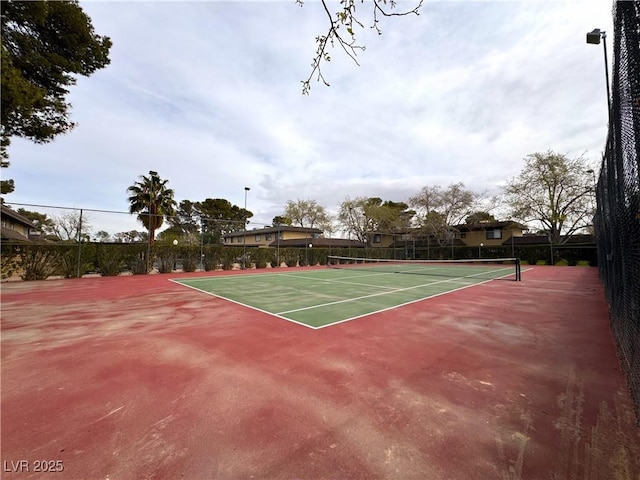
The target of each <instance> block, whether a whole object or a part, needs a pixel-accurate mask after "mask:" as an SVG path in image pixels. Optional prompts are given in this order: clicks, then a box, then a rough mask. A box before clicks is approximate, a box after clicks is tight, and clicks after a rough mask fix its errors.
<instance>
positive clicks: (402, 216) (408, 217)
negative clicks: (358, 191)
mask: <svg viewBox="0 0 640 480" xmlns="http://www.w3.org/2000/svg"><path fill="white" fill-rule="evenodd" d="M408 208H409V206H408V205H407V204H406V203H404V202H392V201H389V200H387V201H383V200H382V199H381V198H378V197H357V198H355V199H350V198H347V199H345V200H344V201H343V202H342V203H341V204H340V212H339V213H338V221H339V222H340V224H341V225H342V226H343V227H344V228H345V230H346V231H347V232H349V234H350V235H354V236H355V238H356V239H358V240H360V241H361V242H371V240H372V239H371V235H373V234H375V233H396V232H402V231H406V230H407V229H409V228H410V227H411V221H412V218H413V216H414V214H415V212H414V211H413V210H409V209H408Z"/></svg>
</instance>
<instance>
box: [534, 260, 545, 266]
mask: <svg viewBox="0 0 640 480" xmlns="http://www.w3.org/2000/svg"><path fill="white" fill-rule="evenodd" d="M546 264H547V261H546V260H538V261H536V265H546Z"/></svg>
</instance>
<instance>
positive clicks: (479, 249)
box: [478, 242, 484, 258]
mask: <svg viewBox="0 0 640 480" xmlns="http://www.w3.org/2000/svg"><path fill="white" fill-rule="evenodd" d="M482 247H484V243H482V242H480V245H478V258H482Z"/></svg>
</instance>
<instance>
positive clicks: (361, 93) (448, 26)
mask: <svg viewBox="0 0 640 480" xmlns="http://www.w3.org/2000/svg"><path fill="white" fill-rule="evenodd" d="M365 5H366V4H365ZM365 5H363V6H362V7H361V6H359V7H358V8H359V11H363V12H364V11H365V10H364V8H366V7H365ZM409 5H411V4H410V3H408V2H400V3H399V7H400V8H403V7H405V6H409ZM82 6H83V7H84V8H85V10H86V11H87V13H88V14H89V15H90V16H91V18H92V21H93V24H94V26H95V29H96V31H97V32H98V33H99V34H103V35H108V36H110V37H111V38H112V40H113V43H114V45H113V48H112V52H111V59H112V62H111V65H109V66H108V67H107V68H106V69H104V70H102V71H100V72H97V73H96V74H95V75H93V76H92V77H90V78H81V79H79V81H78V85H77V86H75V87H74V88H73V89H72V92H71V95H70V100H71V102H72V103H73V106H74V107H73V111H72V117H73V119H74V120H75V121H77V122H78V123H79V126H78V127H77V128H76V129H75V130H74V131H72V132H71V133H69V134H67V135H65V136H63V137H60V138H58V139H57V140H56V141H54V142H53V143H51V144H48V145H34V144H31V143H28V142H25V141H21V140H19V139H15V140H14V141H13V143H12V146H11V149H10V155H11V168H10V169H9V170H8V171H7V172H3V174H4V175H8V176H9V177H10V178H13V179H14V180H15V181H16V191H15V192H14V193H13V194H11V195H9V196H7V202H8V203H9V204H11V203H12V202H16V203H32V204H48V205H68V206H77V207H84V208H96V209H108V210H118V211H125V210H127V207H128V205H127V203H126V189H127V187H128V186H129V185H131V184H132V183H133V182H134V181H136V180H137V179H138V176H139V175H142V174H146V173H147V172H148V171H149V170H156V171H158V172H159V173H160V175H161V176H162V177H163V178H166V179H169V186H171V187H172V188H173V189H174V190H175V192H176V198H177V199H178V200H183V199H189V200H193V201H199V200H204V199H205V198H208V197H211V198H226V199H227V200H229V201H230V202H232V203H235V204H237V205H243V203H244V187H245V186H250V187H251V191H250V192H249V195H248V208H249V209H250V210H252V211H253V212H254V213H255V215H254V218H253V220H254V221H255V223H256V224H259V223H268V222H270V221H271V219H272V218H273V216H275V215H277V214H280V213H281V212H282V209H283V207H284V205H285V203H286V201H287V200H289V199H296V198H312V199H315V200H317V201H318V202H320V203H321V204H324V205H325V206H326V207H327V208H328V209H329V210H331V211H337V208H338V205H339V203H340V202H341V201H342V200H344V198H345V197H347V196H349V197H352V198H353V197H357V196H377V197H381V198H383V199H389V200H394V201H406V200H408V198H409V197H410V196H411V195H414V194H416V193H417V192H418V191H419V190H420V189H421V188H422V187H423V186H425V185H432V184H440V185H443V186H445V185H448V184H450V183H454V182H458V181H462V182H464V183H465V184H466V185H467V186H468V187H470V188H474V189H476V190H488V191H491V192H496V191H497V190H498V187H499V185H501V184H503V183H504V182H505V181H507V180H508V179H509V178H511V177H513V176H514V175H516V174H517V173H518V172H519V171H520V168H521V166H522V159H523V158H524V157H525V156H526V155H527V154H529V153H533V152H535V151H545V150H548V149H554V150H557V151H561V152H565V153H569V154H572V155H579V154H581V153H583V152H585V151H586V152H587V158H589V159H597V158H598V157H599V156H600V152H601V150H602V147H603V145H604V141H605V134H606V121H607V120H606V96H605V91H606V90H605V85H604V72H603V61H602V50H601V49H600V50H598V49H597V48H594V46H592V45H587V44H586V43H585V34H586V32H587V31H590V30H591V29H593V28H595V27H599V28H602V29H604V30H607V31H609V32H610V31H611V27H610V25H611V6H610V5H606V2H601V1H599V0H584V1H575V2H572V1H548V2H538V1H533V0H531V1H518V2H511V1H494V2H488V1H476V2H451V1H435V2H425V4H424V6H423V8H422V10H421V15H420V16H418V17H416V16H409V17H404V18H396V19H390V20H389V19H385V20H383V21H382V24H381V27H382V30H383V34H382V35H381V36H378V35H377V34H376V33H375V31H373V30H372V29H370V28H369V26H370V15H369V14H368V13H367V14H364V17H363V18H364V23H365V28H364V29H362V30H359V31H357V32H356V33H357V35H358V40H359V41H360V42H361V43H363V44H365V45H366V47H367V49H366V51H364V52H362V53H361V54H359V55H358V62H359V63H360V66H356V65H355V64H354V63H353V62H352V61H351V60H350V59H349V58H348V57H346V56H345V55H344V54H343V53H342V52H341V51H340V50H339V49H333V50H332V51H330V53H331V56H332V61H331V62H330V63H329V64H327V65H324V66H323V71H324V73H325V75H326V77H327V79H328V80H329V82H330V83H331V87H324V86H322V84H320V83H316V82H315V81H313V82H312V90H311V95H310V96H303V95H302V94H301V83H300V82H301V80H303V79H305V78H306V77H307V76H308V74H309V73H310V63H311V60H312V57H313V54H314V52H315V43H314V38H315V36H317V35H319V34H323V33H324V32H325V29H326V19H325V16H324V15H325V14H324V12H323V11H322V10H321V6H320V4H319V3H318V2H307V3H305V5H304V7H303V8H300V7H298V6H296V5H295V3H294V2H293V1H276V2H215V1H211V2H206V1H203V2H157V1H154V2H86V3H82ZM611 36H612V35H611ZM609 58H611V56H609ZM94 223H95V222H94ZM96 227H97V226H96ZM114 228H115V229H114V231H112V233H115V231H116V230H117V227H114ZM125 229H131V228H129V227H127V228H122V230H125Z"/></svg>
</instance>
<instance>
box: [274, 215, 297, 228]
mask: <svg viewBox="0 0 640 480" xmlns="http://www.w3.org/2000/svg"><path fill="white" fill-rule="evenodd" d="M292 223H293V220H291V219H290V218H289V217H284V216H281V215H276V216H275V217H273V220H271V225H274V226H276V225H291V224H292Z"/></svg>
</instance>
